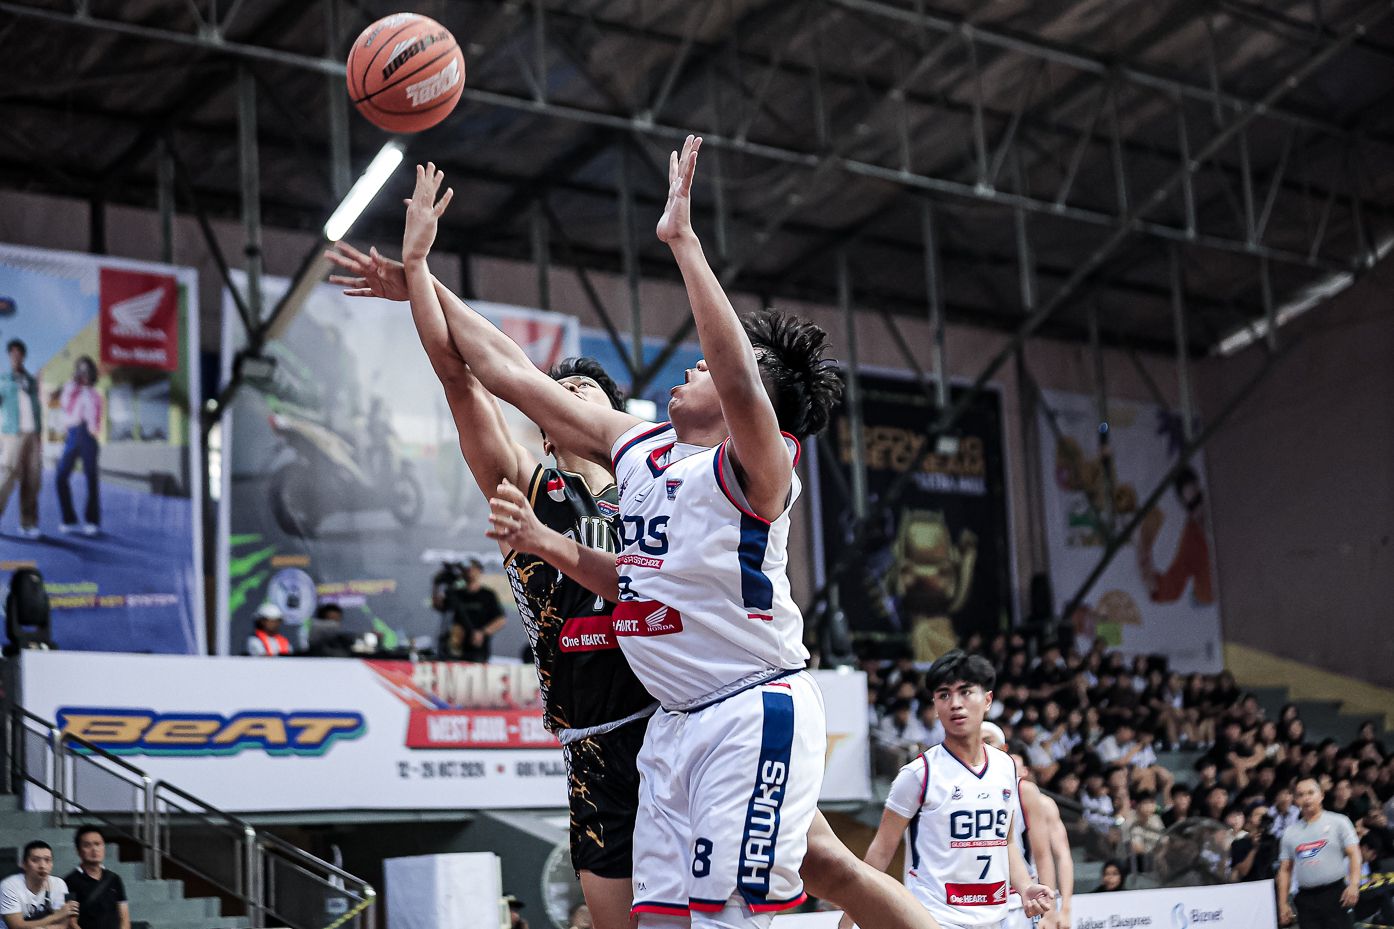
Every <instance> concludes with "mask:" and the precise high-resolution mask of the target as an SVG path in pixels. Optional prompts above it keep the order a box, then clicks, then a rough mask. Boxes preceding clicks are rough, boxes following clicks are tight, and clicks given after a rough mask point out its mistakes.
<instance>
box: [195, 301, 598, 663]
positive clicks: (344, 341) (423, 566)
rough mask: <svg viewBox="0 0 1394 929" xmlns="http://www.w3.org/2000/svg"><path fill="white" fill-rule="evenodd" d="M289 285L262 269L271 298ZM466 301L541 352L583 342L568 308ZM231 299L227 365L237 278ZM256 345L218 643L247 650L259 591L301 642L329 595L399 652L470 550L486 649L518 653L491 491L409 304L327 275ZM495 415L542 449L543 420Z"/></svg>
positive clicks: (230, 486) (518, 632)
mask: <svg viewBox="0 0 1394 929" xmlns="http://www.w3.org/2000/svg"><path fill="white" fill-rule="evenodd" d="M234 280H239V279H236V278H235V279H234ZM239 286H240V282H239ZM286 286H287V282H286V281H285V280H282V279H266V280H265V281H264V287H263V289H264V295H263V302H264V305H265V306H266V307H267V308H268V312H269V308H270V307H273V306H275V304H276V301H277V300H278V299H279V298H280V297H281V295H282V294H283V293H284V292H285V290H286ZM471 305H472V306H473V307H474V308H475V309H476V310H478V311H479V312H480V313H482V314H483V315H484V316H486V317H487V318H488V319H490V320H491V321H492V322H493V323H494V324H495V325H497V326H499V327H500V328H501V329H502V330H503V331H504V332H506V333H507V334H508V335H510V336H512V337H513V339H514V340H515V341H517V342H518V343H519V344H520V345H522V346H523V347H524V349H525V350H526V351H527V353H528V355H529V357H531V358H532V360H533V361H534V362H535V363H536V364H537V365H538V366H539V367H542V368H544V369H545V368H548V367H550V366H551V365H553V364H555V363H556V362H558V361H560V360H561V359H563V358H565V357H567V356H569V355H575V354H577V352H578V349H579V347H580V340H579V337H578V334H577V325H576V321H575V320H574V319H572V318H570V317H567V316H562V315H560V314H556V313H545V312H542V311H540V310H530V309H524V308H521V307H512V306H505V305H501V304H491V303H484V302H478V303H472V304H471ZM224 314H225V324H224V330H223V331H224V333H226V334H227V335H225V339H228V340H231V341H230V344H227V345H225V346H224V352H223V357H224V364H225V365H226V366H228V368H227V370H225V371H224V380H226V378H227V377H228V376H230V374H231V369H230V365H231V359H232V357H233V355H234V354H235V352H236V351H237V350H238V349H239V348H240V342H239V341H238V340H240V339H241V338H243V337H244V335H245V333H244V332H243V329H242V324H241V322H240V320H239V318H238V315H237V312H236V308H235V305H234V303H233V301H232V298H231V295H230V294H225V299H224ZM263 355H264V358H265V361H261V362H259V363H258V364H257V365H256V366H255V367H256V368H257V370H256V372H255V376H253V377H249V378H248V379H247V380H246V382H245V383H244V384H243V387H242V389H241V390H240V391H239V392H238V394H237V395H236V398H235V400H234V402H233V404H232V407H231V409H230V411H229V415H227V416H225V417H224V430H223V434H222V436H221V445H222V448H223V449H224V450H225V455H226V457H224V458H223V459H222V465H223V474H222V477H223V481H222V486H223V500H222V507H221V509H220V512H221V518H222V521H223V525H222V526H221V527H220V529H221V531H220V534H219V535H220V542H221V545H222V548H223V551H222V553H221V557H220V559H219V565H220V570H221V571H222V572H223V575H222V577H220V578H219V581H220V591H219V602H220V604H221V608H222V616H221V617H220V636H219V638H220V641H219V643H218V645H219V652H220V653H221V654H233V655H240V654H244V653H245V652H246V650H247V643H248V637H249V636H250V635H252V633H253V621H254V618H255V613H256V611H257V609H258V608H259V607H261V606H262V605H263V604H265V603H272V604H275V605H276V606H277V607H278V608H279V609H280V611H281V613H282V615H283V617H284V619H283V625H282V627H281V630H280V631H281V633H282V634H284V635H286V637H287V638H288V639H289V640H290V644H291V645H292V646H293V647H300V646H303V645H304V644H305V637H306V636H307V634H308V633H307V627H308V624H309V622H310V620H311V617H312V616H313V614H314V612H315V609H316V607H317V606H319V605H322V604H326V603H333V604H337V605H338V606H340V607H341V608H342V609H343V611H344V617H343V620H342V634H343V636H344V637H345V638H346V639H348V638H353V637H357V638H358V639H359V641H360V643H362V642H364V641H365V638H364V637H365V634H367V633H371V635H372V639H371V640H369V641H371V647H372V648H373V649H374V650H376V651H377V652H389V653H392V652H395V653H399V654H401V655H402V656H405V655H406V654H407V653H408V651H409V650H410V649H412V648H418V649H422V650H424V649H426V648H433V647H435V644H436V642H437V639H438V636H439V635H440V634H441V633H442V632H443V626H445V625H447V624H445V623H443V622H442V614H440V613H438V612H437V611H436V610H435V609H433V608H432V603H431V599H432V596H431V595H432V588H433V581H434V580H435V579H437V578H438V577H440V578H445V579H446V580H447V581H449V582H450V583H454V581H455V580H458V579H459V578H460V577H461V576H462V575H463V573H464V569H463V568H462V567H460V565H461V563H468V562H469V561H470V560H471V559H478V560H479V561H480V562H481V563H482V565H483V569H484V578H483V583H484V586H486V587H488V588H490V589H491V590H493V591H494V593H495V594H496V596H497V598H498V601H499V603H500V604H501V605H502V607H503V609H504V612H505V614H506V615H507V618H508V621H507V623H506V624H505V625H504V627H503V629H502V630H500V631H499V632H498V633H497V634H496V635H495V636H494V638H493V641H492V654H493V656H494V657H495V658H496V659H497V658H504V659H511V660H513V661H517V660H519V658H520V656H521V653H522V650H523V647H524V645H525V644H526V636H525V634H524V632H523V629H522V627H521V625H520V624H519V622H518V620H517V616H516V614H515V613H514V611H513V598H512V595H511V593H510V590H509V586H508V582H507V580H506V578H505V577H504V575H503V570H502V560H501V557H500V553H499V550H498V546H497V545H496V544H495V543H494V542H493V541H491V540H489V539H487V538H485V536H484V532H485V530H486V529H487V528H488V520H487V514H488V505H487V502H486V499H485V497H484V495H483V494H482V493H481V492H480V490H479V488H478V486H477V485H476V484H475V481H474V478H473V476H472V475H471V474H470V471H469V469H468V468H467V467H466V466H465V462H464V459H463V457H462V456H461V454H460V447H459V439H458V435H457V433H456V429H455V423H454V420H453V419H452V418H451V415H450V410H449V408H448V407H447V405H446V400H445V393H444V391H443V389H442V388H441V385H440V382H439V381H438V380H437V378H436V375H435V372H434V371H433V370H432V368H431V364H430V362H429V360H428V359H427V358H426V352H425V350H424V349H423V348H422V347H421V342H420V340H419V339H418V337H417V334H416V328H415V327H414V326H413V324H412V319H411V310H410V307H409V306H408V305H407V304H406V303H405V302H402V303H394V302H389V301H386V300H379V299H375V298H361V297H348V296H345V295H344V294H343V293H341V291H340V289H339V288H338V287H335V286H332V285H329V284H322V285H320V286H318V287H316V288H315V289H314V290H313V291H312V293H311V295H310V297H309V298H308V299H307V300H306V302H305V304H304V306H303V307H302V308H301V310H300V312H299V314H298V315H297V316H296V317H295V319H294V320H293V321H292V322H291V324H290V326H289V327H288V328H287V329H286V331H285V333H284V335H283V336H282V337H281V338H279V339H276V340H274V341H273V342H271V343H270V344H269V345H268V346H267V347H266V348H265V349H264V350H263ZM505 415H506V418H507V420H508V423H509V426H510V428H511V430H512V433H513V437H514V439H515V440H516V441H517V442H518V443H520V444H521V445H523V446H524V447H525V448H527V449H528V451H529V452H531V453H532V454H533V455H535V456H536V457H537V458H538V459H539V460H540V459H541V458H542V436H541V434H540V433H539V432H538V430H537V429H536V428H535V427H534V426H533V425H532V424H531V423H529V422H528V421H527V420H526V419H525V418H524V417H523V416H522V415H521V414H519V413H518V412H517V411H516V410H514V409H512V408H511V407H509V408H507V409H506V410H505ZM444 565H450V566H452V567H450V568H445V567H443V566H444Z"/></svg>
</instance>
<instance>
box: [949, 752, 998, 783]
mask: <svg viewBox="0 0 1394 929" xmlns="http://www.w3.org/2000/svg"><path fill="white" fill-rule="evenodd" d="M944 754H946V755H948V756H949V757H950V758H952V759H953V760H954V761H957V762H958V763H959V764H961V765H963V767H964V768H966V769H967V770H968V773H969V774H971V775H973V776H974V777H976V778H978V779H979V780H981V779H982V776H983V775H984V774H986V773H987V763H988V761H989V758H988V754H987V746H986V745H984V746H983V768H982V770H981V771H974V770H973V767H972V766H971V765H970V764H968V762H966V761H964V760H963V759H962V758H960V757H958V756H957V755H955V754H954V753H953V750H952V749H950V748H949V746H947V745H945V746H944Z"/></svg>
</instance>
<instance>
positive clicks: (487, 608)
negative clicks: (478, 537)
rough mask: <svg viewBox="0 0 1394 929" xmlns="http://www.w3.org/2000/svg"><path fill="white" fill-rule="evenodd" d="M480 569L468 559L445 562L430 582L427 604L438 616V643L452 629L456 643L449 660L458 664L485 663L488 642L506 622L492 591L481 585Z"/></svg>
mask: <svg viewBox="0 0 1394 929" xmlns="http://www.w3.org/2000/svg"><path fill="white" fill-rule="evenodd" d="M483 577H484V566H483V565H482V564H480V563H479V562H478V561H476V560H474V559H471V560H470V561H469V563H468V564H467V565H466V564H461V563H460V562H453V563H451V562H447V563H446V564H443V565H441V569H440V571H438V572H436V576H435V578H433V579H432V584H431V586H432V592H431V605H432V606H433V607H435V608H436V609H437V610H439V611H440V612H441V613H442V614H443V615H442V623H441V627H442V630H443V635H442V640H443V641H444V640H448V639H449V638H450V635H451V628H452V627H453V626H461V627H463V629H462V630H460V631H457V632H455V638H456V640H459V639H461V632H463V636H462V638H463V641H459V642H458V645H457V648H455V649H451V651H452V652H453V654H452V655H451V657H452V658H455V657H458V659H459V660H461V661H477V662H487V661H488V660H489V655H490V652H491V648H490V640H491V639H493V637H494V635H495V634H496V633H497V632H498V631H499V630H500V629H502V628H503V626H504V624H505V623H506V622H508V619H507V617H505V616H504V614H503V607H502V606H501V605H500V604H499V598H498V597H497V596H495V595H494V592H493V591H492V590H490V589H489V588H487V587H485V586H483V583H482V581H483Z"/></svg>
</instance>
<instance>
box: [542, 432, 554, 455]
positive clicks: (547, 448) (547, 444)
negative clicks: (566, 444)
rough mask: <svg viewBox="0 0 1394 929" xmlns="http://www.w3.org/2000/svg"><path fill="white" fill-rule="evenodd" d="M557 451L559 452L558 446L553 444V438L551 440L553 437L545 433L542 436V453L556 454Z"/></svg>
mask: <svg viewBox="0 0 1394 929" xmlns="http://www.w3.org/2000/svg"><path fill="white" fill-rule="evenodd" d="M556 453H557V447H556V446H555V445H553V444H552V440H551V439H549V438H547V436H545V435H544V436H543V437H542V454H544V455H555V454H556Z"/></svg>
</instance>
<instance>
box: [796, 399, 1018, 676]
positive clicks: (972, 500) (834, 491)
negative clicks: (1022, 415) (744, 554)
mask: <svg viewBox="0 0 1394 929" xmlns="http://www.w3.org/2000/svg"><path fill="white" fill-rule="evenodd" d="M858 382H859V386H860V388H861V403H862V418H863V427H862V454H863V460H864V461H865V463H866V482H867V499H868V512H869V513H870V514H872V519H871V522H870V524H869V528H868V531H867V534H866V535H865V536H864V539H863V542H862V544H861V545H860V546H857V545H853V544H852V543H853V537H854V533H855V530H856V520H855V518H854V515H853V505H852V490H851V488H852V465H853V454H852V450H853V431H852V420H851V417H850V416H849V415H848V409H847V395H846V394H844V395H843V404H842V405H841V406H839V407H838V408H837V409H835V410H834V411H833V415H832V419H831V422H830V423H829V425H828V428H827V430H826V431H825V432H824V433H823V434H822V435H821V436H820V437H819V438H818V439H817V440H816V444H815V446H814V450H815V451H816V454H814V455H813V456H812V457H813V463H812V467H813V468H814V469H815V471H814V480H815V484H816V492H815V520H816V523H817V527H818V531H817V532H815V534H814V545H815V559H814V565H815V569H816V579H817V581H818V583H819V584H820V585H821V584H823V583H824V582H825V581H827V580H832V581H835V582H836V584H837V587H838V603H839V607H840V609H841V610H842V612H843V614H844V615H845V616H846V618H847V622H848V625H849V628H850V630H851V633H852V637H853V639H854V641H856V642H857V643H858V650H857V651H858V654H863V655H866V654H882V655H885V656H891V655H894V654H898V653H900V652H901V651H903V650H904V649H905V648H907V647H908V648H909V649H910V650H911V652H912V653H913V654H914V656H915V658H916V660H919V661H931V660H933V659H934V658H935V657H936V656H938V655H941V654H943V653H944V652H945V651H947V650H948V649H950V648H953V647H955V645H956V644H957V643H958V642H959V641H960V640H961V639H962V638H963V637H964V636H966V635H968V634H970V633H972V632H981V633H984V634H985V635H991V634H993V633H995V632H997V631H998V630H1002V629H1006V628H1007V627H1008V625H1009V624H1010V620H1011V590H1012V582H1011V571H1012V552H1011V544H1010V538H1011V535H1010V527H1009V524H1008V515H1007V487H1006V463H1005V460H1004V450H1003V444H1002V404H1001V398H1000V397H999V395H998V393H997V391H995V390H991V389H989V390H984V391H982V392H981V393H979V394H978V395H977V396H976V397H975V398H974V399H973V401H972V402H971V403H970V404H969V406H968V408H967V409H966V410H965V412H964V414H963V415H962V416H961V417H960V418H959V420H958V422H957V423H956V424H955V426H954V428H953V430H952V431H951V433H950V435H949V440H948V441H947V442H945V443H942V444H941V445H939V446H936V447H935V448H930V449H926V448H925V443H926V442H928V441H929V438H928V432H929V429H930V426H931V425H932V424H933V423H934V421H935V419H936V417H937V416H938V413H939V411H938V410H937V409H936V407H935V405H934V402H933V401H932V400H931V399H930V397H929V396H928V395H927V394H926V392H925V390H924V389H923V388H922V387H921V386H920V384H919V382H917V381H915V380H913V379H911V378H908V377H898V376H894V375H885V374H862V375H860V377H859V378H858ZM965 390H966V388H959V387H954V388H953V390H952V392H951V394H950V397H951V400H953V401H955V402H956V401H957V400H958V399H959V398H960V397H962V396H963V392H964V391H965ZM907 472H909V477H908V478H906V480H905V482H904V483H903V484H902V487H901V491H900V492H899V493H898V494H897V495H896V496H895V497H894V498H889V493H890V490H891V488H892V486H893V485H894V484H895V483H896V482H897V481H900V480H901V478H902V476H904V475H906V474H907ZM883 501H884V504H883Z"/></svg>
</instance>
